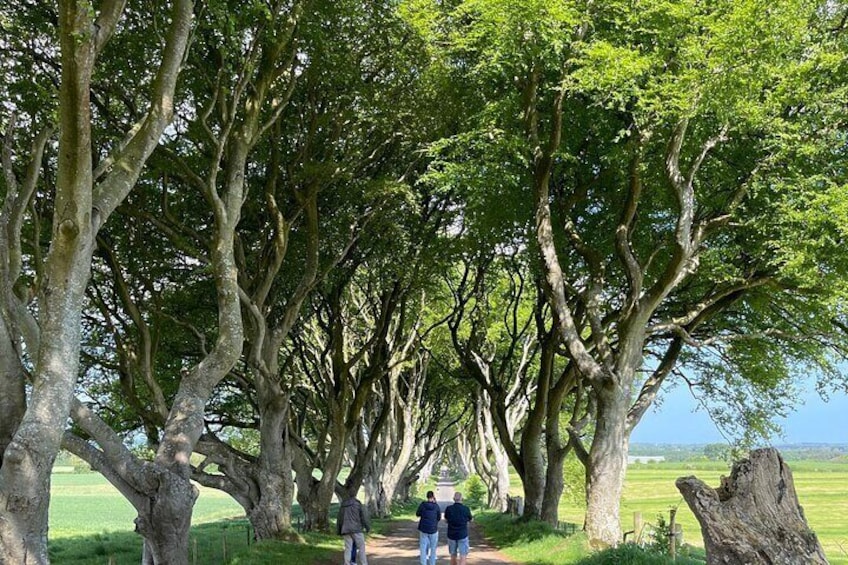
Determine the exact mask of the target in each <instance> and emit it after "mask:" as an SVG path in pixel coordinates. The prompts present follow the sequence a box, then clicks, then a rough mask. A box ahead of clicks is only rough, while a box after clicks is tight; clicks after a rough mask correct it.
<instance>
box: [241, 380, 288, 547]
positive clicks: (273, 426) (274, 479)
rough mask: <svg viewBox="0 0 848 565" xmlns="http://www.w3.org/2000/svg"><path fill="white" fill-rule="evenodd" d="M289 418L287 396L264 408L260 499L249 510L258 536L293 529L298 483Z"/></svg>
mask: <svg viewBox="0 0 848 565" xmlns="http://www.w3.org/2000/svg"><path fill="white" fill-rule="evenodd" d="M288 418H289V411H288V397H287V396H282V395H281V396H278V397H277V398H276V401H275V402H267V403H266V404H265V406H264V408H260V421H259V433H260V444H261V448H260V453H259V460H258V461H257V464H258V466H259V470H258V477H257V481H256V482H257V487H258V489H259V500H257V501H256V503H255V504H254V506H253V508H251V509H250V511H249V512H248V518H249V519H250V522H251V524H252V525H253V528H254V531H255V532H256V537H257V539H275V538H283V537H285V536H286V535H288V534H289V533H290V530H291V508H292V501H293V497H294V484H293V482H292V459H291V458H292V452H291V449H290V448H289V447H288V443H289V442H288V426H287V423H288Z"/></svg>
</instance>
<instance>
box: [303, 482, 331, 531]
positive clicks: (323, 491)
mask: <svg viewBox="0 0 848 565" xmlns="http://www.w3.org/2000/svg"><path fill="white" fill-rule="evenodd" d="M299 487H300V483H298V491H297V493H298V494H297V501H298V503H300V509H301V510H303V516H304V529H306V530H307V531H310V532H329V531H330V504H331V503H332V501H333V492H334V490H333V486H332V485H326V484H323V483H322V482H321V481H315V484H314V486H313V487H312V488H306V489H303V490H302V491H301V489H300V488H299ZM301 492H302V493H303V494H302V495H301Z"/></svg>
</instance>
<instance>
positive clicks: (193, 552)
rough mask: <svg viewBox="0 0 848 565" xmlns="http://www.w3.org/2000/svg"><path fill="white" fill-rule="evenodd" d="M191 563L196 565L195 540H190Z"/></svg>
mask: <svg viewBox="0 0 848 565" xmlns="http://www.w3.org/2000/svg"><path fill="white" fill-rule="evenodd" d="M191 563H192V565H197V538H194V539H193V540H192V549H191Z"/></svg>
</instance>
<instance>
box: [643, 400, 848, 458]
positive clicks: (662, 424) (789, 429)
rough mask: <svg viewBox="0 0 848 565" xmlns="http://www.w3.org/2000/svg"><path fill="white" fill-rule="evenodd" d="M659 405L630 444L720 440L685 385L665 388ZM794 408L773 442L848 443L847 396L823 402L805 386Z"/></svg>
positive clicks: (645, 417)
mask: <svg viewBox="0 0 848 565" xmlns="http://www.w3.org/2000/svg"><path fill="white" fill-rule="evenodd" d="M664 395H665V397H664V398H665V400H664V402H663V404H662V406H661V407H659V408H654V409H652V410H649V411H648V413H646V414H645V416H644V417H643V418H642V421H641V422H640V423H639V425H638V426H637V427H636V429H635V430H634V431H633V435H632V436H631V439H630V441H631V443H678V444H688V443H723V442H725V441H726V440H725V439H724V438H723V437H722V435H721V434H720V433H719V432H718V430H717V429H716V427H715V425H714V424H713V423H712V422H711V421H710V418H709V416H707V414H706V412H704V411H703V410H699V409H698V406H697V404H696V403H695V400H694V399H693V398H692V396H691V394H690V393H689V391H688V390H687V389H685V387H677V388H675V389H674V390H671V391H665V392H664ZM801 400H802V401H803V404H802V405H799V406H798V408H797V410H796V411H795V412H794V413H792V414H790V415H789V417H788V418H786V419H785V420H782V424H783V427H784V432H785V436H784V438H782V439H780V438H775V439H774V440H773V443H774V444H775V445H780V444H783V443H842V444H848V396H846V395H845V394H837V393H834V394H832V395H831V396H830V399H829V402H827V403H825V402H824V401H822V399H821V398H820V397H819V396H818V394H817V393H816V392H815V391H814V390H812V387H810V388H809V389H807V390H806V391H805V392H804V394H803V396H802V398H801Z"/></svg>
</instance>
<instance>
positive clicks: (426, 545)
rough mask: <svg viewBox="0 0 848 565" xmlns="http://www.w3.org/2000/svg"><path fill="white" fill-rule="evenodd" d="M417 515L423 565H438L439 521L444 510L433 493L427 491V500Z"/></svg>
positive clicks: (419, 508) (420, 505) (420, 506)
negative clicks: (428, 564) (428, 563)
mask: <svg viewBox="0 0 848 565" xmlns="http://www.w3.org/2000/svg"><path fill="white" fill-rule="evenodd" d="M415 515H416V516H418V517H420V520H418V548H419V550H420V551H421V556H420V559H421V565H427V562H428V558H429V562H430V565H436V548H437V547H438V544H439V520H441V519H442V509H441V508H439V505H438V503H436V495H435V494H433V491H431V490H428V491H427V500H425V501H423V502H422V503H421V504H419V505H418V510H416V511H415Z"/></svg>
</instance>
